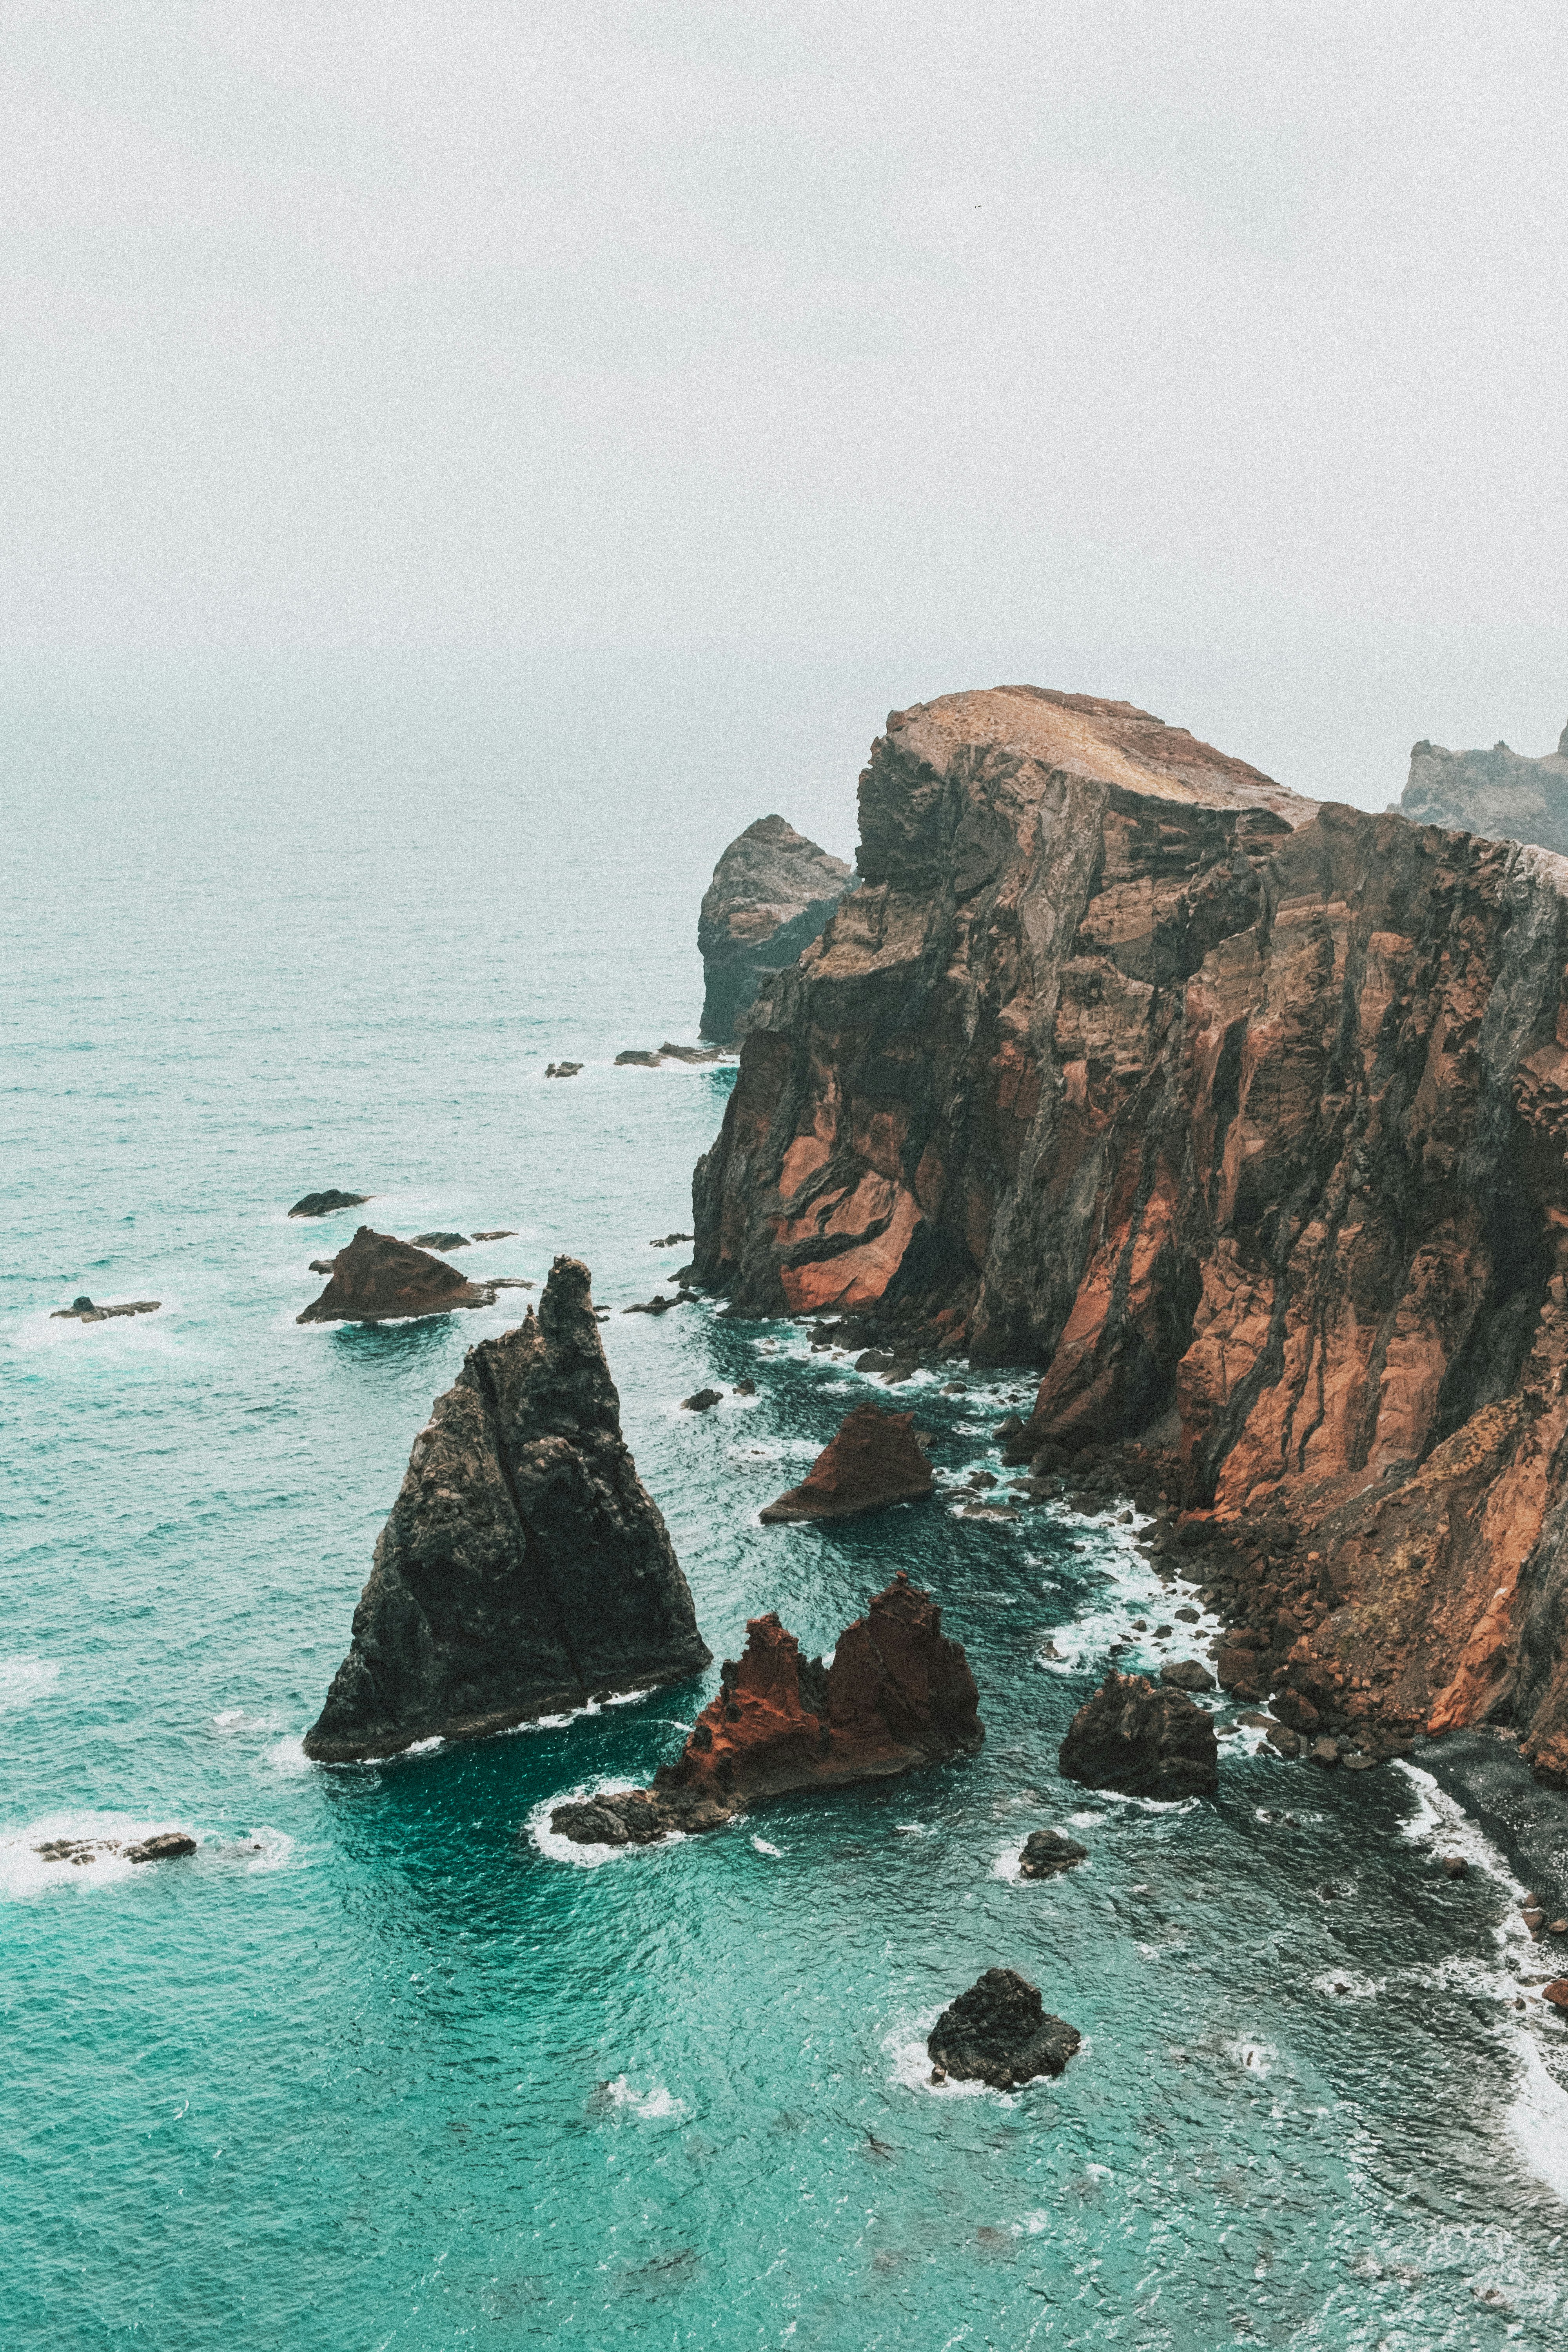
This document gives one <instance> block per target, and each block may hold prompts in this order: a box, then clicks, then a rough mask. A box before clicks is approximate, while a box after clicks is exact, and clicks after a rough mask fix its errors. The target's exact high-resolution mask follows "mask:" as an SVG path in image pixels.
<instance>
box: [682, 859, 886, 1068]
mask: <svg viewBox="0 0 1568 2352" xmlns="http://www.w3.org/2000/svg"><path fill="white" fill-rule="evenodd" d="M852 878H853V873H852V869H851V868H850V867H849V866H846V865H845V863H844V860H843V859H842V858H841V857H830V856H828V854H827V852H826V849H819V848H818V847H817V845H816V842H815V841H807V840H806V838H805V835H804V834H799V833H796V832H795V828H794V826H793V825H789V824H785V823H784V819H783V817H782V816H760V817H759V818H758V819H757V821H756V823H755V824H749V825H748V826H747V827H746V830H745V832H744V833H742V834H741V835H738V836H737V838H736V839H735V840H733V841H732V842H731V844H730V846H729V848H728V849H727V850H726V851H725V852H724V855H723V856H722V857H721V859H720V860H719V863H718V865H717V866H715V867H714V868H713V879H712V881H711V882H710V884H709V885H708V887H707V890H706V891H705V892H704V894H703V898H702V909H701V913H700V916H699V918H698V923H697V946H698V950H699V952H700V955H701V958H702V975H703V998H702V1023H701V1031H702V1034H703V1036H704V1037H711V1038H713V1039H714V1040H715V1042H716V1043H717V1044H719V1045H733V1044H734V1043H735V1040H736V1038H737V1037H738V1036H739V1035H740V1033H741V1024H742V1021H743V1018H744V1016H745V1014H746V1013H747V1012H748V1011H749V1009H750V1007H751V1004H752V1000H753V998H754V997H755V995H756V993H757V990H758V987H759V986H760V985H761V983H762V982H763V980H764V979H766V978H767V977H768V976H770V975H771V974H772V973H773V972H775V971H782V970H783V969H784V966H785V965H787V964H792V963H793V962H794V961H795V958H796V956H798V955H799V954H800V952H801V950H802V949H803V948H807V947H809V946H810V945H811V942H812V941H813V940H815V939H816V937H817V936H818V934H819V933H820V932H821V930H822V928H823V925H824V924H825V923H826V920H827V919H828V917H829V916H830V915H831V914H832V912H833V910H834V908H835V907H836V906H837V903H838V900H839V898H840V896H841V895H842V893H843V892H844V891H845V890H846V889H847V887H849V883H850V881H851V880H852ZM664 1050H665V1051H666V1052H667V1053H668V1051H669V1050H670V1048H669V1047H668V1046H667V1047H665V1048H664Z"/></svg>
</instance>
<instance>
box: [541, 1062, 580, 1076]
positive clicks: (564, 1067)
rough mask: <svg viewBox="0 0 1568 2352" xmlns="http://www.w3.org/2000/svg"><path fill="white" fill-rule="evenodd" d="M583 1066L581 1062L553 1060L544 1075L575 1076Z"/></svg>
mask: <svg viewBox="0 0 1568 2352" xmlns="http://www.w3.org/2000/svg"><path fill="white" fill-rule="evenodd" d="M582 1066H583V1065H582V1063H581V1062H551V1063H549V1064H548V1065H547V1066H546V1068H545V1072H544V1075H545V1076H546V1077H547V1078H574V1077H575V1076H577V1073H578V1071H579V1070H580V1069H581V1068H582Z"/></svg>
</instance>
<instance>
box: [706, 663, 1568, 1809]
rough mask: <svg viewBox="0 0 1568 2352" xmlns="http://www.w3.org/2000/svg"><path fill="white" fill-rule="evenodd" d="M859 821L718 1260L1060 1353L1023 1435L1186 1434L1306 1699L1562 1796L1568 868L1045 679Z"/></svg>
mask: <svg viewBox="0 0 1568 2352" xmlns="http://www.w3.org/2000/svg"><path fill="white" fill-rule="evenodd" d="M860 813H861V832H862V848H861V854H860V869H861V873H862V876H863V877H864V878H863V881H862V883H861V885H860V887H858V888H857V889H856V890H855V891H853V892H852V893H851V894H850V895H849V896H848V897H847V898H846V899H845V900H844V901H843V902H842V904H841V905H840V907H839V909H838V911H837V914H836V916H835V917H834V919H833V920H832V922H831V923H830V924H829V926H828V928H827V929H826V932H825V934H824V935H823V938H822V939H821V940H820V941H819V942H818V943H817V944H816V947H814V948H812V949H810V950H807V952H806V954H805V956H804V957H803V958H802V959H801V961H800V963H799V965H798V966H797V967H796V968H795V970H793V971H787V972H784V973H782V974H781V975H780V976H779V977H778V978H776V979H775V980H774V981H773V982H771V984H770V985H769V986H768V988H767V989H766V990H765V991H764V992H763V995H762V997H761V998H760V999H759V1003H758V1004H757V1007H756V1008H755V1011H754V1013H753V1014H752V1024H751V1027H750V1032H749V1034H748V1035H747V1038H746V1041H745V1045H744V1048H743V1051H742V1060H741V1070H740V1075H739V1078H738V1081H737V1084H736V1087H735V1089H734V1092H733V1094H732V1095H731V1099H730V1102H729V1106H728V1108H727V1111H726V1115H725V1119H724V1125H723V1129H722V1132H721V1136H720V1138H719V1140H718V1142H717V1143H716V1145H715V1147H714V1149H713V1150H711V1151H710V1153H709V1155H708V1156H707V1158H706V1159H705V1160H703V1161H702V1163H701V1164H700V1168H699V1170H698V1173H697V1179H696V1183H695V1203H696V1226H697V1247H696V1269H697V1275H698V1277H699V1278H700V1280H701V1281H703V1282H705V1283H706V1284H708V1285H709V1286H711V1287H714V1288H716V1289H719V1290H721V1291H724V1292H727V1293H728V1294H729V1295H730V1297H731V1298H733V1299H734V1300H736V1301H737V1302H738V1303H739V1304H740V1305H741V1306H742V1307H743V1308H744V1309H745V1310H746V1311H748V1312H752V1313H778V1312H780V1311H791V1312H797V1313H798V1312H801V1311H803V1310H813V1311H815V1310H818V1309H824V1308H827V1307H840V1308H849V1309H854V1310H856V1312H857V1314H858V1316H859V1318H861V1320H862V1321H868V1320H872V1319H875V1318H881V1320H882V1322H883V1323H884V1325H885V1326H886V1327H888V1328H889V1330H893V1329H896V1330H897V1331H898V1333H899V1337H900V1345H901V1346H914V1345H919V1346H921V1347H923V1348H925V1349H928V1350H930V1349H947V1350H950V1351H957V1350H958V1349H968V1350H969V1351H971V1352H972V1353H973V1355H974V1356H975V1357H976V1358H978V1359H980V1360H989V1361H996V1362H1009V1361H1011V1362H1028V1361H1030V1360H1034V1361H1036V1362H1039V1363H1043V1364H1045V1365H1046V1366H1047V1370H1046V1373H1045V1377H1044V1379H1043V1381H1041V1384H1040V1389H1039V1393H1038V1396H1037V1402H1036V1404H1035V1407H1034V1411H1033V1413H1032V1415H1031V1418H1030V1421H1029V1423H1028V1425H1027V1427H1026V1429H1025V1430H1024V1431H1022V1432H1021V1433H1018V1434H1017V1436H1016V1439H1015V1441H1014V1444H1013V1446H1012V1449H1011V1451H1012V1454H1013V1458H1015V1459H1019V1460H1022V1459H1025V1458H1028V1457H1029V1456H1030V1455H1031V1454H1037V1452H1038V1451H1039V1450H1040V1449H1042V1448H1045V1447H1047V1446H1055V1447H1057V1448H1058V1449H1062V1448H1066V1449H1068V1451H1070V1450H1073V1449H1076V1448H1079V1447H1080V1446H1088V1445H1089V1444H1096V1445H1098V1444H1106V1443H1109V1442H1110V1441H1113V1440H1132V1439H1141V1440H1142V1441H1143V1442H1144V1443H1145V1444H1149V1445H1151V1446H1161V1445H1170V1446H1173V1447H1174V1448H1175V1449H1176V1454H1177V1457H1178V1458H1177V1461H1176V1462H1175V1463H1174V1464H1173V1475H1174V1476H1175V1477H1176V1478H1177V1480H1178V1481H1179V1485H1180V1492H1181V1495H1182V1496H1183V1499H1184V1503H1185V1505H1186V1507H1187V1509H1188V1512H1189V1513H1198V1514H1202V1515H1204V1518H1203V1524H1204V1526H1205V1528H1214V1529H1216V1530H1218V1531H1220V1532H1222V1533H1228V1536H1229V1537H1230V1538H1234V1539H1235V1541H1236V1542H1237V1545H1238V1546H1244V1545H1245V1544H1246V1543H1247V1540H1248V1539H1249V1538H1250V1537H1251V1536H1252V1534H1253V1533H1254V1532H1255V1531H1256V1532H1258V1533H1259V1534H1261V1533H1262V1532H1263V1531H1264V1530H1267V1531H1268V1545H1267V1546H1266V1547H1259V1549H1260V1550H1267V1551H1269V1552H1271V1554H1272V1557H1271V1558H1267V1557H1266V1558H1263V1559H1262V1560H1261V1564H1259V1562H1258V1556H1257V1555H1256V1554H1255V1555H1254V1565H1255V1567H1257V1568H1258V1574H1259V1576H1260V1577H1261V1578H1262V1580H1263V1591H1264V1597H1265V1600H1266V1601H1268V1623H1267V1625H1266V1626H1265V1627H1264V1632H1265V1633H1266V1637H1267V1642H1268V1644H1269V1645H1270V1648H1269V1652H1268V1654H1269V1656H1270V1659H1271V1660H1272V1661H1277V1663H1278V1665H1279V1674H1281V1675H1283V1677H1284V1679H1285V1680H1286V1682H1287V1683H1288V1684H1289V1685H1290V1687H1291V1688H1292V1689H1294V1690H1295V1691H1297V1692H1298V1693H1299V1694H1300V1696H1301V1699H1302V1702H1303V1705H1305V1706H1310V1708H1312V1709H1314V1710H1316V1712H1317V1713H1318V1715H1319V1716H1321V1717H1323V1718H1325V1719H1331V1720H1333V1721H1336V1722H1340V1723H1345V1724H1349V1725H1351V1726H1352V1727H1363V1726H1373V1725H1379V1726H1382V1727H1384V1728H1385V1729H1388V1730H1390V1731H1397V1732H1401V1733H1405V1734H1410V1733H1414V1732H1415V1731H1418V1730H1420V1729H1422V1728H1426V1727H1430V1728H1432V1729H1434V1730H1441V1729H1443V1728H1444V1727H1447V1726H1449V1725H1455V1724H1461V1723H1468V1722H1474V1721H1478V1720H1480V1719H1483V1718H1489V1719H1491V1720H1494V1721H1500V1722H1504V1723H1511V1724H1512V1725H1514V1726H1515V1727H1518V1728H1519V1730H1520V1731H1521V1733H1522V1734H1523V1748H1524V1752H1525V1753H1526V1754H1527V1755H1528V1756H1529V1757H1530V1758H1531V1760H1532V1761H1533V1762H1534V1763H1535V1764H1536V1767H1537V1769H1538V1770H1539V1771H1541V1772H1542V1775H1544V1776H1548V1777H1551V1776H1555V1777H1558V1778H1560V1779H1564V1780H1568V1553H1565V1551H1564V1540H1565V1538H1568V1478H1565V1475H1564V1471H1565V1466H1568V1464H1565V1456H1564V1451H1563V1440H1564V1432H1565V1429H1568V1393H1565V1390H1564V1378H1565V1374H1568V1294H1565V1291H1564V1276H1565V1274H1568V1159H1565V1152H1564V1147H1565V1145H1568V996H1565V991H1564V985H1563V974H1564V970H1565V965H1568V898H1565V895H1564V893H1565V889H1568V866H1565V865H1564V863H1563V860H1561V859H1558V858H1555V857H1553V856H1549V855H1548V854H1547V853H1545V852H1543V851H1542V850H1540V849H1538V848H1532V847H1521V846H1517V845H1505V844H1500V843H1498V842H1495V841H1489V840H1484V839H1480V838H1475V837H1468V836H1465V835H1456V834H1453V833H1447V832H1443V831H1440V830H1438V829H1437V828H1436V827H1434V826H1430V825H1417V824H1411V823H1409V822H1407V821H1406V820H1405V818H1403V817H1400V816H1397V815H1394V814H1387V815H1384V816H1381V817H1372V816H1365V815H1362V814H1358V813H1357V812H1356V811H1354V810H1352V809H1348V808H1343V807H1339V806H1333V805H1330V806H1325V807H1323V808H1321V809H1317V808H1315V807H1314V806H1313V805H1312V804H1311V803H1307V802H1304V801H1301V800H1300V799H1299V798H1297V797H1296V796H1295V795H1293V794H1291V793H1288V792H1286V791H1284V790H1283V789H1282V788H1281V787H1279V786H1278V785H1275V784H1272V783H1271V782H1269V781H1268V779H1267V778H1265V777H1263V776H1260V775H1259V774H1258V772H1256V771H1255V770H1253V769H1250V768H1247V767H1245V766H1243V765H1242V764H1241V763H1240V762H1238V761H1227V760H1226V759H1224V758H1222V757H1221V755H1220V754H1218V753H1217V752H1214V751H1209V750H1208V749H1207V748H1206V747H1205V746H1204V745H1202V744H1198V743H1194V741H1193V740H1192V739H1191V738H1190V737H1188V736H1185V735H1183V734H1179V733H1177V732H1175V731H1173V730H1170V729H1168V728H1164V727H1163V726H1161V725H1160V723H1159V722H1158V721H1157V720H1154V719H1150V718H1148V717H1147V716H1145V715H1143V714H1142V713H1139V712H1136V711H1133V710H1131V709H1129V708H1128V707H1127V706H1126V705H1121V704H1112V703H1104V702H1098V701H1094V700H1092V699H1090V698H1087V697H1073V696H1050V695H1044V694H1041V693H1038V692H1037V691H1035V690H1032V689H1006V690H998V691H996V692H994V693H989V694H968V695H954V696H949V697H945V698H942V700H941V701H939V702H936V703H932V704H931V705H929V706H927V707H926V708H924V709H915V710H910V711H907V712H901V713H900V712H895V713H894V714H893V715H892V717H891V718H890V719H889V728H888V732H887V734H886V735H885V736H883V737H882V738H881V739H880V740H879V741H878V743H877V744H876V745H875V746H874V748H873V751H872V755H871V761H870V765H869V767H868V769H867V771H866V772H865V774H864V776H863V778H862V782H861V792H860ZM1281 1563H1286V1564H1287V1565H1289V1563H1294V1566H1293V1567H1292V1568H1291V1569H1290V1574H1289V1576H1287V1572H1286V1566H1284V1565H1281ZM1237 1572H1238V1575H1239V1573H1240V1571H1239V1570H1238V1571H1237ZM1288 1583H1289V1588H1290V1591H1291V1592H1292V1593H1293V1594H1294V1596H1295V1599H1294V1601H1293V1603H1292V1606H1293V1607H1294V1608H1296V1612H1297V1613H1296V1614H1295V1615H1294V1616H1291V1617H1288V1616H1287V1614H1286V1612H1285V1611H1284V1609H1283V1606H1281V1607H1280V1609H1279V1614H1278V1615H1276V1613H1275V1607H1274V1604H1275V1603H1276V1602H1280V1601H1281V1596H1282V1594H1283V1593H1284V1592H1285V1590H1286V1587H1287V1584H1288ZM1298 1604H1299V1605H1298ZM1273 1678H1274V1679H1275V1680H1276V1681H1277V1680H1278V1676H1274V1677H1273Z"/></svg>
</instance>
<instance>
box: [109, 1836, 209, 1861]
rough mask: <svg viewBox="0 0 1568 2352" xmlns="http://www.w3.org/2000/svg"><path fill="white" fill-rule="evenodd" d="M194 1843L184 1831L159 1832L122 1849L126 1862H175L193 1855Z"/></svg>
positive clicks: (193, 1839)
mask: <svg viewBox="0 0 1568 2352" xmlns="http://www.w3.org/2000/svg"><path fill="white" fill-rule="evenodd" d="M195 1850H196V1842H195V1838H194V1837H192V1836H191V1835H190V1834H189V1832H186V1831H184V1830H159V1831H158V1832H156V1834H155V1835H154V1836H153V1837H149V1838H142V1840H141V1841H140V1842H139V1843H137V1844H135V1845H128V1846H126V1847H125V1848H124V1854H125V1859H126V1861H127V1862H177V1861H179V1860H180V1858H181V1856H182V1855H184V1854H187V1853H195Z"/></svg>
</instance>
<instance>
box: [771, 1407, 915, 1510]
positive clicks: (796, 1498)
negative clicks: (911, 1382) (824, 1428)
mask: <svg viewBox="0 0 1568 2352" xmlns="http://www.w3.org/2000/svg"><path fill="white" fill-rule="evenodd" d="M935 1483H936V1482H935V1480H934V1479H933V1477H932V1475H931V1464H930V1463H929V1462H928V1461H927V1459H926V1457H925V1454H924V1453H923V1451H922V1450H921V1444H920V1442H919V1440H918V1439H917V1437H916V1435H915V1417H914V1415H913V1413H912V1412H883V1411H882V1410H881V1408H880V1406H879V1405H874V1404H858V1405H857V1406H856V1407H855V1409H854V1411H853V1412H848V1413H846V1415H845V1416H844V1421H843V1423H842V1425H841V1427H840V1429H839V1432H838V1434H837V1437H836V1438H835V1439H834V1440H833V1442H832V1444H830V1445H826V1446H825V1447H824V1448H823V1450H822V1452H821V1453H820V1454H818V1455H817V1457H816V1461H815V1462H814V1463H813V1464H812V1465H811V1468H810V1470H809V1471H808V1472H807V1473H806V1475H805V1477H804V1478H803V1479H802V1481H801V1483H800V1485H799V1486H792V1487H791V1488H790V1490H789V1492H788V1493H787V1494H784V1495H781V1496H779V1498H778V1500H777V1501H776V1502H774V1503H770V1504H769V1505H768V1507H767V1508H766V1510H765V1511H763V1515H762V1517H763V1526H764V1527H777V1526H784V1525H788V1524H791V1523H792V1522H795V1521H798V1520H802V1519H849V1518H855V1517H858V1516H859V1514H860V1513H861V1512H862V1511H876V1510H880V1509H881V1508H882V1507H883V1506H884V1505H885V1504H888V1503H903V1502H910V1501H913V1500H916V1499H918V1498H919V1497H920V1496H922V1495H929V1494H930V1493H931V1490H932V1487H933V1486H934V1485H935Z"/></svg>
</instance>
